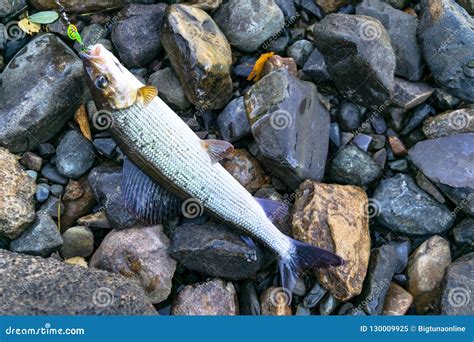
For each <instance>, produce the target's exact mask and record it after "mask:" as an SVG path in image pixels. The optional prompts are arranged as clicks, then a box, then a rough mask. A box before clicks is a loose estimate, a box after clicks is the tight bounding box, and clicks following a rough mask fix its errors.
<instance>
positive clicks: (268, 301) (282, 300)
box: [260, 286, 292, 316]
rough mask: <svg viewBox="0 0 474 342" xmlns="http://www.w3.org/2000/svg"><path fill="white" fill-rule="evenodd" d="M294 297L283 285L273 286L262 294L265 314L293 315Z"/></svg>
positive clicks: (261, 303)
mask: <svg viewBox="0 0 474 342" xmlns="http://www.w3.org/2000/svg"><path fill="white" fill-rule="evenodd" d="M291 300H292V297H291V295H290V294H289V293H288V291H287V290H286V289H284V288H282V287H275V286H271V287H269V288H268V289H266V290H265V291H264V292H263V293H262V295H261V296H260V305H261V308H262V312H261V314H262V315H263V316H291V306H290V305H291Z"/></svg>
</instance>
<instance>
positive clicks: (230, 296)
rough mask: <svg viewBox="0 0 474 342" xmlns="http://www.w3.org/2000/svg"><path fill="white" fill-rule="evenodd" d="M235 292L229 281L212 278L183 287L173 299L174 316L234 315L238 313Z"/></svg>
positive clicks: (172, 311) (172, 309)
mask: <svg viewBox="0 0 474 342" xmlns="http://www.w3.org/2000/svg"><path fill="white" fill-rule="evenodd" d="M238 308H239V306H238V301H237V292H236V291H235V288H234V286H233V285H232V283H230V282H224V281H222V280H220V279H213V280H211V281H208V282H206V283H200V284H194V285H188V286H186V287H184V288H183V289H182V290H181V291H180V292H179V293H178V296H177V297H176V300H175V301H174V303H173V305H172V308H171V313H172V314H173V315H175V316H183V315H185V316H235V315H238V313H239V312H238V310H239V309H238Z"/></svg>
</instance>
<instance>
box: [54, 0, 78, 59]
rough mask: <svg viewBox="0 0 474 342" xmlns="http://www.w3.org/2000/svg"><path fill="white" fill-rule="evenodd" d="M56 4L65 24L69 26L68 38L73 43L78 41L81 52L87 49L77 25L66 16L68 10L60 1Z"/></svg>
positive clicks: (57, 0)
mask: <svg viewBox="0 0 474 342" xmlns="http://www.w3.org/2000/svg"><path fill="white" fill-rule="evenodd" d="M55 3H56V5H58V11H59V15H60V17H61V19H62V21H63V23H65V24H66V25H67V36H68V37H69V39H71V40H73V41H77V42H78V43H79V44H80V45H81V50H83V49H84V48H85V47H84V43H83V41H82V37H81V35H80V34H79V31H78V30H77V27H76V25H74V24H72V23H71V21H70V20H69V18H68V16H67V14H66V10H65V8H64V6H63V5H62V4H61V3H60V2H59V0H55Z"/></svg>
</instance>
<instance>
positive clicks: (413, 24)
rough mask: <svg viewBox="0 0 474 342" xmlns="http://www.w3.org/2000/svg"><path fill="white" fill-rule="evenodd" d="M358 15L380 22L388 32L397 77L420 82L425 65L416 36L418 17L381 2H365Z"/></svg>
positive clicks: (359, 8) (358, 9)
mask: <svg viewBox="0 0 474 342" xmlns="http://www.w3.org/2000/svg"><path fill="white" fill-rule="evenodd" d="M356 14H358V15H366V16H370V17H373V18H375V19H378V20H380V22H381V23H382V25H383V26H384V27H385V29H386V30H387V32H388V35H389V36H390V41H391V43H392V47H393V50H394V51H395V57H396V59H397V61H396V68H395V74H396V75H398V76H402V77H404V78H406V79H408V80H410V81H418V80H420V79H421V78H422V77H423V66H424V63H423V59H422V56H421V49H420V47H419V46H418V39H417V36H416V34H417V28H418V19H417V18H416V17H414V16H412V15H410V14H408V13H405V12H403V11H400V10H398V9H395V8H393V7H392V6H390V5H389V4H387V3H385V2H382V1H379V0H364V1H363V2H362V3H361V4H359V5H358V6H357V8H356ZM376 34H377V33H376Z"/></svg>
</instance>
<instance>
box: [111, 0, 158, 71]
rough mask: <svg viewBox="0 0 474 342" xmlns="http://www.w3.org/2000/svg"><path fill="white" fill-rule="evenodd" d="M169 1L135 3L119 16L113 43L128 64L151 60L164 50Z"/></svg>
mask: <svg viewBox="0 0 474 342" xmlns="http://www.w3.org/2000/svg"><path fill="white" fill-rule="evenodd" d="M165 10H166V4H162V3H161V4H150V5H142V4H131V5H128V6H127V7H125V8H124V9H123V10H122V11H121V12H119V14H117V16H118V17H119V18H120V19H119V21H118V22H117V23H116V24H115V25H114V27H113V30H112V43H113V44H114V48H115V50H116V51H117V52H118V54H119V56H120V60H121V61H122V62H123V63H125V65H126V66H128V67H141V66H146V65H148V64H150V63H151V62H152V61H153V60H154V59H155V58H156V57H157V56H158V54H159V53H160V52H161V49H162V46H161V37H160V35H161V27H162V25H163V17H164V15H165Z"/></svg>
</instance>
